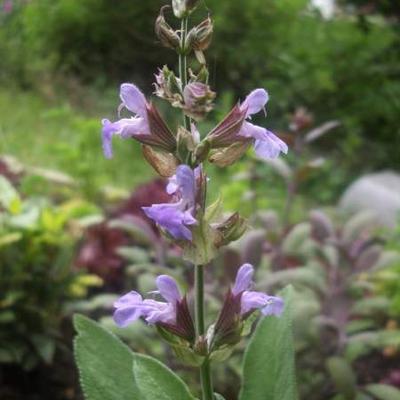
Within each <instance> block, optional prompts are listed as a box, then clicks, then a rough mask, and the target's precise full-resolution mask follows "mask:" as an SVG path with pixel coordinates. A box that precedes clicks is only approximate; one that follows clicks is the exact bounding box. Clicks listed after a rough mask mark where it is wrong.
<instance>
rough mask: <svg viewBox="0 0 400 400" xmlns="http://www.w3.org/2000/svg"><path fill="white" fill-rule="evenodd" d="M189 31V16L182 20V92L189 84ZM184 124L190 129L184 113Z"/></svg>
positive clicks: (188, 120)
mask: <svg viewBox="0 0 400 400" xmlns="http://www.w3.org/2000/svg"><path fill="white" fill-rule="evenodd" d="M187 32H188V18H183V19H182V22H181V49H180V52H179V77H180V79H181V84H182V92H183V90H184V89H185V86H186V85H187V58H186V52H185V50H184V48H185V42H186V36H187ZM183 126H184V127H185V129H186V130H188V131H190V118H189V117H188V116H187V115H185V113H183Z"/></svg>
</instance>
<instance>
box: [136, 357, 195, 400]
mask: <svg viewBox="0 0 400 400" xmlns="http://www.w3.org/2000/svg"><path fill="white" fill-rule="evenodd" d="M133 375H134V379H135V382H136V384H137V386H138V388H139V390H140V392H141V393H142V395H143V397H142V399H143V400H195V398H194V397H193V396H192V395H191V393H190V392H189V389H188V387H187V386H186V384H185V383H184V382H183V381H182V380H181V379H180V378H179V377H178V376H177V375H176V374H174V373H173V372H172V371H171V370H170V369H169V368H167V367H166V366H165V365H164V364H162V363H161V362H159V361H158V360H156V359H154V358H152V357H148V356H144V355H139V354H136V355H135V360H134V363H133Z"/></svg>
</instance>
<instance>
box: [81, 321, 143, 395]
mask: <svg viewBox="0 0 400 400" xmlns="http://www.w3.org/2000/svg"><path fill="white" fill-rule="evenodd" d="M74 326H75V329H76V330H77V332H78V336H77V337H76V338H75V342H74V352H75V359H76V363H77V365H78V369H79V375H80V380H81V385H82V389H83V392H84V394H85V398H86V400H121V399H124V400H142V399H143V397H142V396H141V394H140V392H139V390H138V388H137V387H136V385H135V381H134V379H133V377H132V364H133V360H134V354H133V353H132V352H131V351H130V349H129V348H128V347H127V346H126V345H124V344H123V343H122V342H121V341H120V340H119V339H117V338H116V337H115V336H114V335H113V334H111V333H110V332H108V331H106V330H105V329H104V328H102V327H101V326H100V325H98V324H97V323H96V322H94V321H91V320H90V319H88V318H86V317H84V316H82V315H76V316H75V317H74Z"/></svg>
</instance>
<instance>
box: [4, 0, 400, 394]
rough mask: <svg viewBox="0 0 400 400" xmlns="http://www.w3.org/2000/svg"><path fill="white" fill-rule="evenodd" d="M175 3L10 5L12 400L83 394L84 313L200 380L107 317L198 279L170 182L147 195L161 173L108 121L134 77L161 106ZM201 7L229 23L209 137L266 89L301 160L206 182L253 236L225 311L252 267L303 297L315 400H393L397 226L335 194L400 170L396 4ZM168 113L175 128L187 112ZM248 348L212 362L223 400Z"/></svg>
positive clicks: (221, 39) (301, 358) (304, 347)
mask: <svg viewBox="0 0 400 400" xmlns="http://www.w3.org/2000/svg"><path fill="white" fill-rule="evenodd" d="M165 3H166V1H164V0H147V1H134V0H119V1H115V2H112V4H111V2H110V1H107V0H13V1H10V0H4V1H2V0H0V5H1V7H2V8H0V10H1V11H0V398H1V399H3V398H4V399H6V400H9V399H10V400H15V399H18V400H19V399H22V398H24V399H25V400H26V399H28V400H36V399H38V398H40V399H45V398H49V399H50V398H51V399H52V400H55V399H56V400H61V399H62V400H71V399H74V400H76V399H81V397H80V396H81V394H80V393H79V389H78V388H77V382H76V375H75V372H74V367H73V363H72V359H71V338H72V335H73V332H72V329H71V325H70V317H71V314H72V313H73V312H75V311H79V312H83V313H86V314H88V315H91V316H92V317H94V318H95V319H99V320H100V321H101V322H102V323H103V324H104V325H105V326H107V327H109V328H110V329H113V330H114V331H115V332H116V333H117V334H118V335H120V336H121V337H122V338H123V339H124V340H126V341H127V342H128V343H129V344H130V345H131V346H132V347H134V348H135V349H136V350H138V351H142V352H146V353H152V354H153V355H156V356H158V357H161V358H164V359H167V360H168V362H169V364H170V365H172V366H173V367H174V368H175V367H176V368H179V370H180V372H181V373H182V374H183V375H184V376H185V378H186V379H187V380H188V381H190V380H191V382H192V384H193V385H195V384H196V381H195V380H193V374H192V372H193V371H191V370H190V369H188V368H187V367H185V366H183V365H181V364H179V363H177V361H176V360H175V359H174V357H173V355H172V354H171V350H169V349H168V347H167V346H165V345H163V344H162V343H160V342H159V341H158V340H157V341H156V337H155V335H154V333H152V331H151V330H150V329H148V328H146V327H145V326H144V325H143V324H136V325H135V326H132V328H129V329H127V330H119V329H116V328H115V326H114V325H113V323H112V321H111V318H110V312H111V311H110V310H111V308H112V302H113V300H114V299H115V298H116V296H117V294H120V293H123V292H125V291H128V290H131V289H132V288H135V289H138V290H140V291H143V292H147V291H150V290H153V289H154V287H153V281H154V277H155V276H156V275H157V274H160V273H165V272H167V273H170V274H173V275H174V276H175V277H176V278H177V279H178V280H180V282H181V283H182V284H183V283H184V281H185V280H186V279H187V280H189V282H190V280H191V279H192V277H191V269H190V267H189V266H188V265H187V264H185V263H184V262H182V259H181V257H180V254H179V250H178V249H177V248H174V247H171V246H170V245H168V243H166V242H165V241H164V240H163V239H162V238H161V237H160V236H159V234H158V233H157V230H156V229H155V227H154V225H152V224H149V221H148V220H146V219H144V218H143V213H142V212H141V206H143V205H148V204H149V203H159V202H165V201H168V197H166V195H165V182H164V181H162V180H156V181H153V182H151V183H147V182H148V181H149V180H150V179H152V178H153V177H154V172H153V171H152V170H151V168H150V167H149V166H147V165H146V164H145V163H144V162H143V161H142V155H141V152H140V148H139V146H138V145H137V143H135V142H134V141H130V140H128V141H122V140H118V139H117V140H115V141H114V142H115V143H114V146H115V148H114V152H115V157H114V159H112V160H105V159H104V157H103V155H102V152H101V143H100V119H101V118H102V117H108V118H110V119H115V118H116V114H117V111H116V109H117V105H118V86H119V84H120V83H121V82H124V81H133V82H135V83H136V84H138V85H139V86H140V87H141V89H143V91H145V92H146V93H147V94H148V95H150V94H151V92H152V82H153V73H155V72H156V71H157V68H158V67H160V66H162V65H163V64H168V65H169V66H170V67H171V68H172V67H176V61H177V60H176V59H175V57H174V56H173V54H172V52H169V51H167V50H165V49H163V48H162V47H161V46H160V45H159V43H157V41H156V39H155V35H154V33H153V25H154V21H155V18H156V16H157V14H158V12H159V8H160V6H162V5H164V4H165ZM200 9H201V12H200V13H199V17H198V18H201V17H204V16H206V15H207V13H208V12H211V13H212V16H213V18H214V20H215V35H214V41H213V46H212V47H211V48H210V51H209V52H208V61H209V67H210V72H211V83H212V85H213V87H214V88H215V89H216V90H217V92H218V95H219V96H218V98H217V106H216V109H215V111H213V113H212V114H211V121H209V122H207V123H202V124H201V125H200V130H201V131H202V133H204V134H205V133H206V132H207V131H208V129H210V128H211V127H212V126H213V125H214V124H215V123H216V122H217V121H218V120H220V119H221V117H222V116H223V115H224V114H225V113H226V112H227V111H228V110H229V109H230V107H231V106H232V105H233V104H234V103H235V102H236V101H237V98H241V99H243V98H244V97H245V96H246V94H247V93H248V92H249V91H250V90H252V89H253V88H255V87H265V88H267V89H268V91H269V93H270V96H271V101H270V103H269V105H268V118H267V120H266V121H264V120H263V121H262V124H264V125H265V126H267V127H268V128H270V129H271V130H274V131H275V132H277V133H278V134H279V135H280V136H281V137H282V138H283V139H284V140H285V141H286V142H287V143H288V144H289V147H290V153H289V155H288V156H287V157H285V158H282V159H280V160H278V161H277V162H271V163H265V162H263V161H260V160H258V159H256V158H255V157H254V155H253V154H251V153H249V154H248V155H247V156H246V157H245V158H243V160H242V161H241V162H239V163H238V164H235V166H233V167H231V168H229V169H226V170H218V169H215V168H212V167H210V169H209V171H208V172H209V173H210V175H211V180H210V191H209V192H210V195H211V198H215V197H216V196H217V195H218V192H219V191H221V192H222V197H223V200H224V209H225V210H226V211H227V210H240V211H241V212H242V213H243V214H244V215H246V216H247V217H249V219H250V222H251V224H252V227H254V228H256V229H255V230H254V231H252V232H250V233H249V234H248V235H246V237H245V238H244V239H243V240H242V241H241V242H239V243H237V244H235V245H234V246H232V247H230V248H228V249H226V251H224V252H223V253H222V254H221V257H219V259H218V260H216V261H215V263H214V267H215V268H214V270H213V275H212V278H213V279H211V276H208V277H206V278H207V290H208V291H209V293H210V297H209V304H208V306H209V310H210V315H211V316H213V315H216V314H217V311H218V309H219V307H220V303H221V301H222V294H221V293H220V290H219V289H220V288H221V287H223V286H226V285H228V284H229V283H230V282H231V280H232V279H233V277H234V273H235V270H236V268H237V267H238V266H239V265H240V264H241V263H242V262H246V261H247V262H252V263H253V264H254V265H255V266H256V267H257V274H258V280H259V282H260V288H262V289H263V290H268V291H271V292H275V291H276V290H278V289H279V288H280V287H282V286H284V285H285V284H286V283H292V284H294V286H295V289H296V296H297V297H296V310H295V316H296V318H295V333H296V349H297V356H298V367H299V368H298V374H299V378H300V391H301V398H305V399H307V400H314V399H315V400H322V399H323V400H325V399H335V400H343V399H357V400H361V399H362V400H376V399H378V400H379V399H381V400H393V399H395V400H397V399H398V397H396V396H398V392H393V390H392V388H393V387H397V388H400V369H399V359H400V333H399V332H400V328H399V326H400V286H399V279H400V262H399V253H400V248H399V240H400V234H399V228H398V226H397V228H396V217H395V215H394V214H390V216H391V217H390V218H391V221H390V222H391V224H390V227H388V226H385V225H384V224H383V225H382V223H381V222H382V221H376V220H374V219H371V216H370V215H368V214H365V213H361V214H360V213H358V212H356V213H354V212H353V213H352V214H349V213H348V212H347V210H345V208H344V207H343V205H342V203H341V202H340V203H339V201H338V200H339V198H340V196H341V194H342V193H343V191H344V190H345V189H346V188H347V187H348V185H349V184H350V183H351V182H352V181H353V180H354V179H356V178H358V177H359V176H362V175H364V174H366V173H369V172H375V171H379V170H388V169H391V170H394V171H397V172H398V170H399V159H400V151H399V149H400V124H399V123H398V115H399V113H400V52H399V48H400V34H399V33H400V24H399V19H400V8H399V5H398V2H397V1H390V0H337V1H336V9H335V13H334V15H332V16H326V15H324V13H321V12H320V11H319V10H318V9H317V8H315V7H313V6H312V4H311V3H310V2H309V1H307V0H279V1H278V0H235V1H221V0H206V1H204V2H203V3H202V5H201V8H200ZM209 10H210V11H209ZM167 16H168V17H169V15H168V12H167ZM155 101H157V100H155ZM157 105H158V106H159V107H160V110H161V112H162V113H163V115H164V116H165V117H166V119H167V120H168V122H169V124H170V125H171V126H172V127H175V126H176V125H177V124H178V123H179V121H178V117H179V116H178V115H177V113H175V112H174V111H170V110H167V108H166V107H165V104H163V103H162V102H160V101H157ZM302 107H303V108H305V109H302ZM294 123H297V124H298V126H297V127H296V128H294V127H293V124H294ZM316 139H318V140H316ZM385 179H386V183H385V182H384V183H385V184H383V186H382V185H381V184H379V185H378V186H374V185H373V182H372V181H369V182H367V186H368V190H369V191H368V192H361V197H363V198H367V200H368V198H370V199H371V200H370V203H371V204H372V205H373V206H376V208H377V209H379V207H380V211H381V212H382V213H384V212H385V211H387V210H388V209H389V208H390V207H391V204H399V203H398V202H397V203H396V201H398V200H396V199H398V193H399V191H400V189H399V187H398V186H396V184H397V185H398V181H397V183H396V184H395V182H396V181H391V180H390V179H388V178H387V176H386V178H385ZM393 182H394V183H393ZM378 183H379V182H378ZM364 188H365V186H364ZM365 193H367V194H365ZM375 193H376V196H375ZM358 196H359V197H360V193H359V195H358ZM396 196H397V197H396ZM391 202H393V203H391ZM338 203H339V204H338ZM357 204H358V203H356V210H355V211H359V208H361V207H360V206H358V205H357ZM397 207H399V206H397ZM353 211H354V210H353ZM378 211H379V210H378ZM397 225H399V224H398V223H397ZM215 274H216V275H217V276H216V277H215ZM210 275H211V274H210ZM183 276H184V277H185V280H184V279H182V277H183ZM212 293H214V295H211V294H212ZM16 321H17V322H16ZM241 351H242V348H241V347H240V348H239V349H238V351H237V352H236V353H235V354H234V355H233V358H232V359H231V360H230V362H229V364H228V365H223V366H216V367H215V382H216V386H217V389H218V391H219V392H220V393H223V394H224V395H225V397H226V399H227V400H231V399H235V393H236V391H237V387H238V381H239V379H238V377H239V376H240V359H241ZM48 382H50V383H48ZM388 385H391V386H390V387H389V386H388ZM388 387H389V388H388ZM46 396H47V397H46ZM393 396H394V397H393Z"/></svg>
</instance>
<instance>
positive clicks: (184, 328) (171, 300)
mask: <svg viewBox="0 0 400 400" xmlns="http://www.w3.org/2000/svg"><path fill="white" fill-rule="evenodd" d="M156 286H157V289H158V290H157V291H156V292H154V293H159V294H160V295H161V297H162V298H163V299H164V300H166V301H165V302H162V301H157V300H154V299H144V300H143V298H142V296H141V295H140V294H139V293H137V292H135V291H131V292H129V293H127V294H125V295H124V296H122V297H121V298H119V299H118V300H117V301H116V302H115V303H114V308H115V311H114V316H113V318H114V321H115V323H116V324H117V325H118V326H119V327H121V328H124V327H126V326H128V325H129V324H131V323H132V322H134V321H136V320H138V319H139V318H143V319H144V320H145V321H146V322H147V323H148V324H150V325H157V326H160V327H163V328H164V329H166V330H168V331H170V332H172V333H173V334H175V335H177V336H180V337H182V338H184V339H186V340H189V341H191V340H193V338H194V335H195V334H194V326H193V320H192V317H191V315H190V312H189V308H188V305H187V301H186V297H185V296H182V295H181V293H180V291H179V288H178V285H177V283H176V281H175V280H174V279H173V278H172V277H170V276H168V275H160V276H158V277H157V279H156Z"/></svg>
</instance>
